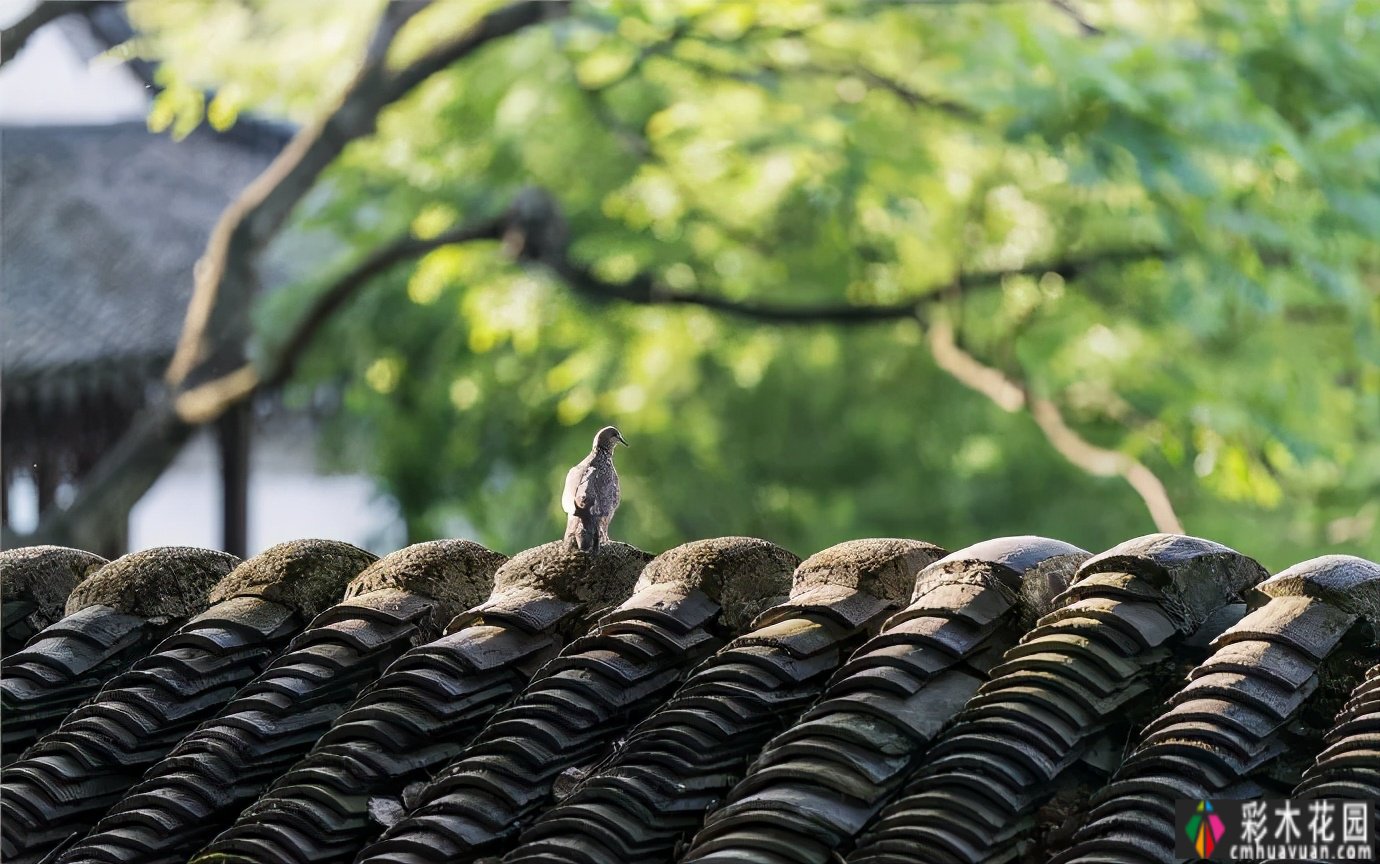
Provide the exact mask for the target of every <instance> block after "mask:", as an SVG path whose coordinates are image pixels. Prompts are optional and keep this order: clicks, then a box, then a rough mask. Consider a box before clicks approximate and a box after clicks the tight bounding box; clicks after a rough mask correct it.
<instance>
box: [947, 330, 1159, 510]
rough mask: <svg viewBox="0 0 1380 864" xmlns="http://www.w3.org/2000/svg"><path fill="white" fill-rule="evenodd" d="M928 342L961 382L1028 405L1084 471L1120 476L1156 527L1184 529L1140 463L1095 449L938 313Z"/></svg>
mask: <svg viewBox="0 0 1380 864" xmlns="http://www.w3.org/2000/svg"><path fill="white" fill-rule="evenodd" d="M929 343H930V353H931V354H932V355H933V356H934V361H935V363H937V364H938V365H939V368H941V369H943V370H944V371H945V372H948V373H949V374H950V375H952V376H953V377H954V378H955V379H957V380H958V382H959V383H960V384H963V385H964V386H965V387H967V388H969V389H970V390H974V391H976V392H978V393H981V394H982V395H983V396H986V397H987V398H988V399H990V400H992V401H993V402H994V403H996V405H997V407H999V408H1001V409H1002V410H1003V411H1010V412H1015V411H1019V410H1021V409H1022V408H1028V409H1029V410H1030V415H1031V417H1033V418H1034V420H1035V425H1037V426H1039V427H1040V431H1041V432H1043V433H1044V435H1045V438H1046V440H1048V441H1049V443H1050V445H1051V446H1052V447H1053V448H1054V449H1055V450H1056V451H1058V453H1059V455H1061V456H1063V457H1064V458H1065V459H1067V460H1068V461H1069V462H1071V463H1073V464H1074V465H1075V466H1077V467H1078V468H1080V469H1082V470H1083V471H1086V472H1087V473H1089V474H1092V475H1095V476H1098V477H1121V478H1122V479H1123V480H1125V481H1126V482H1127V483H1128V484H1129V485H1130V486H1131V488H1132V489H1133V490H1135V493H1136V494H1137V495H1139V496H1140V500H1141V501H1142V502H1143V503H1144V504H1145V508H1146V509H1147V510H1149V511H1150V518H1151V520H1153V521H1154V523H1155V527H1156V528H1157V529H1159V530H1160V531H1167V532H1171V533H1174V534H1182V533H1183V530H1184V528H1183V523H1182V522H1180V521H1179V517H1178V514H1176V513H1175V512H1174V505H1173V503H1172V502H1171V501H1170V500H1169V493H1168V492H1167V491H1165V488H1164V483H1162V482H1161V481H1160V479H1159V478H1158V477H1156V476H1155V473H1154V472H1153V471H1151V470H1150V469H1149V468H1147V467H1146V466H1145V464H1144V463H1142V462H1140V461H1138V460H1136V459H1135V458H1133V457H1131V456H1128V455H1127V454H1125V453H1122V452H1120V451H1117V450H1108V449H1107V448H1105V447H1098V446H1097V445H1095V444H1092V443H1091V442H1089V441H1088V440H1087V439H1085V438H1083V437H1082V436H1080V435H1079V434H1078V433H1077V432H1075V431H1074V430H1073V429H1072V428H1071V427H1070V426H1069V425H1068V423H1067V422H1066V421H1065V420H1064V416H1063V414H1062V413H1060V411H1059V406H1057V405H1055V404H1054V402H1053V401H1052V400H1050V399H1045V398H1042V397H1038V396H1032V395H1031V394H1030V392H1029V391H1028V390H1027V389H1026V387H1025V386H1024V385H1022V384H1020V383H1017V382H1015V381H1012V380H1011V379H1010V378H1008V377H1007V376H1006V375H1005V374H1003V373H1002V372H1001V371H1000V370H998V369H994V368H992V367H990V366H987V365H986V364H984V363H983V362H982V361H980V360H978V359H977V358H976V357H974V356H973V355H971V354H969V353H968V352H966V351H964V350H963V349H962V348H960V347H959V345H958V343H957V341H956V340H955V338H954V330H953V325H951V324H950V323H949V322H948V320H947V319H945V318H944V317H943V316H937V317H936V318H935V320H934V321H933V322H931V323H930V326H929Z"/></svg>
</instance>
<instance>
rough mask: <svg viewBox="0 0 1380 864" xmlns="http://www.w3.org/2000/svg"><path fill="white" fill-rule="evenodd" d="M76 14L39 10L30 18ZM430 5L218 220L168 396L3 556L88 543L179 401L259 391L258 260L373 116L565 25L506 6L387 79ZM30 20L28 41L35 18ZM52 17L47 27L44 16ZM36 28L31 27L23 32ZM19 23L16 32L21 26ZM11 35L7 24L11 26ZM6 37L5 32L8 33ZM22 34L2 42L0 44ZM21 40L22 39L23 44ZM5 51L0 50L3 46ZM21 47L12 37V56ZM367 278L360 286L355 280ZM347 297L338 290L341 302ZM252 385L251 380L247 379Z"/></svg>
mask: <svg viewBox="0 0 1380 864" xmlns="http://www.w3.org/2000/svg"><path fill="white" fill-rule="evenodd" d="M75 5H77V4H53V3H44V4H42V6H41V7H40V9H42V7H47V6H53V7H62V8H61V11H62V12H67V11H75V10H71V9H68V8H65V7H67V6H75ZM427 5H429V0H408V2H397V3H391V4H389V6H388V8H387V10H386V11H385V13H384V15H383V16H382V18H381V19H380V22H379V24H378V26H377V28H376V29H375V33H374V34H373V37H372V38H371V40H370V42H369V45H368V48H367V50H366V52H365V56H364V59H363V62H362V64H361V67H360V70H359V72H358V73H357V75H356V77H355V80H354V82H353V83H352V84H351V85H350V87H348V88H347V89H346V91H345V93H344V94H343V95H342V97H341V98H340V100H339V102H338V103H337V105H336V107H335V108H334V109H333V110H332V111H331V112H330V113H329V114H328V115H327V116H325V117H324V118H323V119H322V120H321V121H319V122H318V123H316V124H315V125H313V126H310V127H307V128H305V129H303V130H302V131H301V132H299V133H298V134H297V135H296V136H295V137H294V138H293V140H292V141H291V142H290V143H289V144H288V146H287V147H286V148H284V150H283V152H282V153H281V154H279V156H278V158H277V159H275V160H274V162H273V163H272V164H271V165H269V167H268V168H267V169H266V170H265V171H264V173H263V174H262V175H260V176H259V177H258V178H257V179H256V180H255V181H254V182H253V183H251V184H250V185H249V186H248V187H247V188H246V189H245V190H244V192H243V193H242V194H241V195H240V196H239V198H238V199H236V201H234V202H233V203H232V204H231V205H230V206H229V207H228V208H226V210H225V211H224V212H223V213H222V214H221V218H220V220H219V221H218V222H217V224H216V226H215V228H214V229H213V231H212V235H211V238H210V240H209V241H208V243H207V249H206V253H205V254H204V255H203V257H202V259H201V261H199V262H198V264H197V268H196V277H195V278H196V285H195V288H194V291H193V296H192V301H191V303H190V304H189V306H188V312H187V320H186V323H185V325H184V328H183V333H182V338H181V340H180V341H179V344H178V346H177V350H176V352H175V354H174V357H173V360H172V362H171V363H170V364H169V368H168V373H167V376H166V378H167V382H168V391H169V392H168V393H167V394H166V395H165V396H164V397H163V398H161V399H159V400H158V401H156V402H155V403H154V404H153V405H151V406H150V407H149V408H147V409H145V412H144V413H143V414H142V415H141V416H140V417H139V418H137V419H136V422H135V423H134V425H132V426H131V427H130V429H129V430H128V431H127V432H126V433H125V434H124V436H122V438H121V439H120V441H119V442H117V443H116V445H115V446H114V447H113V448H112V449H111V450H110V451H109V452H107V453H106V454H105V455H104V456H103V457H102V459H101V461H100V462H99V463H98V464H97V465H96V467H95V468H94V469H93V471H92V472H91V474H90V475H88V479H87V480H86V481H85V482H83V483H82V486H81V488H80V489H79V490H78V492H77V496H76V498H75V500H74V501H73V503H72V504H71V505H70V506H69V507H68V508H67V509H66V510H59V509H56V508H54V509H53V510H52V511H51V512H49V513H46V514H44V515H43V517H42V519H41V521H40V524H39V526H38V529H37V530H36V531H35V532H33V533H32V534H30V535H27V536H24V537H17V536H14V535H12V534H11V533H9V532H6V534H5V536H4V538H3V539H4V543H5V545H7V546H8V545H13V544H16V543H54V542H57V543H68V544H73V545H82V544H83V543H84V542H85V541H84V540H83V538H88V537H96V536H99V535H100V534H101V532H102V530H104V527H105V526H107V525H109V524H110V522H111V520H112V519H114V518H117V517H123V516H125V515H127V514H128V512H129V508H130V507H132V506H133V505H134V503H135V502H137V501H138V500H139V499H140V498H141V497H142V496H143V495H144V493H145V492H147V491H148V489H149V488H150V487H151V486H152V485H153V483H154V481H156V480H157V479H158V477H159V476H160V475H161V474H162V473H163V471H165V470H166V469H167V466H168V465H169V464H171V462H172V460H173V459H174V458H175V457H176V455H177V453H178V451H179V450H180V448H181V445H182V444H183V443H184V442H185V441H186V440H187V438H188V437H189V436H190V435H191V433H192V431H193V429H194V427H195V425H196V424H195V423H194V422H193V421H192V420H191V419H189V418H188V417H184V416H179V411H180V407H181V406H180V405H179V400H178V397H179V395H181V391H183V390H185V389H187V388H188V387H189V386H195V385H196V384H197V383H198V382H202V381H207V380H210V379H215V381H216V383H217V386H218V387H219V388H220V398H218V399H217V400H216V402H217V403H218V404H219V405H220V406H221V407H220V410H219V411H217V412H215V414H214V415H211V414H206V413H204V412H203V413H201V414H199V415H197V416H196V420H198V421H202V420H207V419H212V417H213V416H218V415H219V413H221V412H223V411H224V410H225V409H226V408H229V407H230V406H232V405H234V404H236V403H237V402H240V401H243V400H244V399H247V398H249V397H250V396H251V395H253V393H254V392H255V391H256V390H257V389H258V386H259V383H258V381H257V380H256V379H257V376H256V375H255V374H254V372H253V370H252V369H251V370H248V372H246V370H245V369H244V368H243V362H244V361H243V358H244V351H245V344H246V341H247V339H248V336H249V317H248V312H249V307H250V301H251V299H252V298H253V296H254V294H255V293H256V288H257V285H258V278H257V260H258V258H259V255H260V253H261V252H262V251H263V248H264V247H265V246H266V245H267V244H268V242H269V241H270V240H271V239H272V237H273V236H274V235H275V234H276V233H277V232H278V231H279V229H281V227H282V225H283V224H284V222H285V221H286V220H287V218H288V216H289V215H290V214H291V212H292V210H293V209H294V208H295V207H296V206H297V204H298V203H299V202H300V201H301V200H302V198H303V197H304V196H305V195H306V194H307V192H308V191H309V190H310V189H311V188H312V187H313V186H314V185H315V183H316V180H317V179H318V178H319V176H320V175H321V172H322V171H324V170H325V168H326V167H327V166H328V165H330V164H331V163H332V162H333V161H335V159H336V158H337V157H338V156H339V155H340V153H341V151H342V150H344V148H345V146H346V145H347V144H349V143H350V142H351V141H353V140H355V139H357V138H360V137H362V136H364V135H368V134H370V133H372V132H373V130H374V128H375V123H376V121H377V118H378V115H379V113H380V112H381V111H382V110H383V109H385V108H386V107H388V105H390V104H392V103H393V102H395V101H397V100H398V99H400V98H402V97H403V96H405V95H406V94H407V93H408V92H410V91H411V90H412V89H413V88H415V87H416V86H418V85H419V84H421V83H422V82H423V81H425V80H426V79H427V78H429V77H430V76H431V75H433V74H435V73H436V72H439V71H440V70H442V69H444V68H445V67H446V66H448V65H450V64H452V63H454V62H457V61H459V60H461V59H464V58H465V57H467V56H469V55H470V54H472V53H473V52H474V51H476V50H478V49H479V48H480V47H482V46H483V45H485V44H488V43H489V42H491V41H493V40H495V39H499V38H501V37H503V36H507V35H510V34H512V33H515V32H517V31H518V30H520V29H522V28H524V27H527V26H530V25H532V24H536V23H539V22H540V21H543V20H546V19H548V18H550V17H553V16H557V15H562V14H565V13H566V11H567V10H568V5H569V3H568V0H550V2H542V0H516V2H513V3H511V4H509V5H508V6H505V7H502V8H500V9H497V10H495V11H494V12H491V13H489V14H488V15H486V16H485V17H484V18H482V19H481V20H480V21H478V22H477V23H475V24H474V25H473V26H471V27H470V28H469V29H467V30H466V31H464V32H463V33H461V34H459V35H458V36H456V37H454V38H452V39H449V40H447V41H445V42H442V43H441V44H440V45H438V46H436V47H435V48H433V49H431V50H430V51H429V52H427V53H426V54H424V55H423V56H421V57H420V58H418V59H416V60H415V61H413V62H412V63H410V64H408V65H407V66H405V67H403V68H402V69H399V70H396V71H390V70H389V69H388V68H387V66H386V62H385V60H386V57H387V54H388V50H389V48H390V47H391V45H392V43H393V39H394V37H395V36H396V35H397V33H398V31H399V30H400V29H401V28H402V26H403V24H405V23H406V22H407V21H408V20H409V19H410V18H411V17H412V15H414V14H416V13H417V12H418V11H420V10H421V9H423V8H425V7H426V6H427ZM53 11H56V8H55V9H49V10H46V11H45V12H39V11H38V10H35V13H31V15H30V19H32V20H31V21H30V24H28V25H26V26H28V27H29V32H32V30H33V29H36V28H37V26H38V24H39V23H41V22H40V21H38V18H36V17H35V15H42V14H47V13H48V12H53ZM54 17H55V16H54ZM34 22H38V23H34ZM21 23H23V22H21ZM16 27H18V25H16ZM11 31H14V33H13V34H12V32H11ZM22 33H23V31H22V30H16V29H15V28H11V30H7V31H5V34H4V35H5V37H6V38H7V40H8V39H9V37H10V36H11V35H16V36H18V35H20V34H22ZM24 38H27V36H25V37H24ZM8 44H9V43H8V41H7V45H8ZM20 44H22V39H19V38H16V40H15V42H14V45H15V49H16V50H17V47H18V45H20ZM365 278H367V277H365ZM346 293H347V294H348V293H349V292H348V291H347V292H346ZM251 379H254V380H251Z"/></svg>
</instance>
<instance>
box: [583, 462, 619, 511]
mask: <svg viewBox="0 0 1380 864" xmlns="http://www.w3.org/2000/svg"><path fill="white" fill-rule="evenodd" d="M581 489H582V490H585V495H586V497H585V505H584V506H585V512H587V513H589V514H590V515H591V516H609V517H611V516H613V511H615V510H617V509H618V472H617V471H615V470H613V466H612V465H610V466H608V469H607V470H603V471H591V472H589V476H588V479H587V480H586V481H585V483H584V484H582V486H581Z"/></svg>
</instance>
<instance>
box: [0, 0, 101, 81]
mask: <svg viewBox="0 0 1380 864" xmlns="http://www.w3.org/2000/svg"><path fill="white" fill-rule="evenodd" d="M95 5H97V4H96V2H95V0H42V2H40V3H39V4H38V5H36V6H34V8H33V9H32V10H31V11H30V12H29V14H28V15H25V16H24V17H23V18H20V19H19V20H18V21H16V22H14V23H13V24H11V25H10V26H8V27H6V28H5V29H4V30H0V66H3V65H5V64H6V63H8V62H10V61H11V60H13V59H14V57H15V55H16V54H18V53H19V52H20V50H21V49H22V48H23V47H24V45H25V43H27V42H28V41H29V37H30V36H32V35H34V33H35V32H37V31H38V29H39V28H40V27H42V26H43V25H44V24H47V23H49V22H51V21H56V20H57V19H59V18H61V17H62V16H63V15H72V14H76V13H81V12H85V11H86V10H88V9H90V8H92V7H93V6H95Z"/></svg>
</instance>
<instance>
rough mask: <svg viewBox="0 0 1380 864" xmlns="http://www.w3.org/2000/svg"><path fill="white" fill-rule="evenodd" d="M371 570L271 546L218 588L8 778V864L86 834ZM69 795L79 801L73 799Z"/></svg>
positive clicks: (306, 545) (311, 549)
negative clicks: (146, 773)
mask: <svg viewBox="0 0 1380 864" xmlns="http://www.w3.org/2000/svg"><path fill="white" fill-rule="evenodd" d="M373 560H374V556H372V555H370V554H369V553H367V552H364V551H362V550H360V549H356V548H355V547H353V546H350V545H348V544H345V543H336V542H334V541H329V540H304V541H296V542H292V543H283V544H281V545H279V546H274V547H273V548H272V549H269V550H268V551H266V552H264V553H263V554H261V555H257V556H255V557H254V558H251V559H249V560H248V561H246V562H244V563H243V564H241V565H240V566H239V567H237V568H236V569H235V570H234V571H233V572H231V573H230V575H228V576H226V577H225V578H224V579H222V580H221V581H220V582H219V583H218V584H217V585H216V587H215V588H214V589H212V591H211V594H210V599H211V601H212V602H213V603H214V605H213V606H211V608H209V609H207V610H206V611H205V612H203V613H201V614H200V615H198V616H197V617H195V618H193V619H192V620H191V621H189V622H187V623H186V624H185V625H183V626H182V628H181V629H179V630H178V631H177V632H176V633H174V634H173V635H172V636H170V637H168V638H167V639H165V640H164V641H163V642H162V643H161V644H159V645H158V647H157V648H156V649H155V650H154V652H153V653H152V654H149V655H148V656H147V657H144V658H143V659H142V660H139V661H138V662H136V663H135V664H134V665H133V666H132V667H131V668H130V669H129V670H128V671H126V672H122V673H120V674H118V675H116V676H115V677H114V678H112V679H111V680H110V681H109V682H108V683H107V684H106V685H105V686H104V687H102V688H101V690H100V692H99V693H97V694H96V697H95V698H94V699H93V700H92V701H90V702H88V703H87V704H85V705H83V706H81V707H80V708H77V709H76V710H75V711H73V712H72V713H71V714H69V715H67V719H65V720H64V721H63V722H62V725H61V726H59V727H58V728H57V730H56V731H54V732H51V733H49V734H48V735H46V736H44V737H43V738H42V739H40V740H39V742H38V743H37V744H35V745H34V746H32V747H30V748H29V751H28V752H27V753H26V754H25V756H24V758H23V759H21V760H20V761H19V762H17V763H15V764H13V765H11V766H10V767H9V768H7V769H6V770H5V773H4V783H3V786H0V814H2V815H3V820H0V833H3V838H4V850H3V851H4V857H5V860H6V861H8V862H14V864H21V862H28V861H37V860H40V859H41V858H42V857H43V856H44V855H45V854H47V852H48V851H49V850H50V849H51V848H53V847H54V846H55V845H58V844H60V843H62V841H63V840H64V839H66V838H69V837H72V836H73V835H80V834H83V833H85V832H86V830H87V829H88V828H90V827H91V825H92V824H94V823H95V821H96V819H97V818H98V817H100V815H101V814H102V813H103V812H105V810H106V808H107V807H109V806H110V805H111V804H113V803H114V802H115V801H116V800H118V799H119V797H120V796H121V795H122V794H124V792H125V790H127V789H128V788H129V787H130V786H132V785H133V784H134V783H135V782H136V781H138V779H139V777H140V776H141V775H143V773H144V771H145V770H146V769H147V768H148V767H149V766H150V765H152V764H153V763H155V762H157V761H158V760H159V759H161V758H163V756H165V755H167V753H168V751H169V750H171V749H172V748H173V747H174V746H176V744H177V743H178V741H180V740H182V737H183V736H184V735H186V734H187V733H188V732H190V731H191V730H192V729H193V728H195V727H196V725H197V724H198V723H200V722H201V721H203V720H205V719H207V718H208V717H210V716H212V715H213V714H215V712H216V711H217V710H218V709H219V708H220V707H221V706H223V705H224V704H225V703H226V702H228V701H229V700H230V697H232V696H234V695H235V691H236V690H238V689H239V688H240V686H241V685H243V684H245V683H246V682H248V681H249V680H251V679H252V678H254V676H256V675H258V674H259V673H260V672H262V671H263V670H264V667H265V666H267V665H268V663H269V661H270V660H272V659H273V658H274V657H275V656H276V655H277V654H278V653H279V652H280V651H282V650H283V649H284V648H285V647H286V646H287V643H288V640H289V639H290V638H292V636H294V635H295V634H296V633H297V632H298V631H300V630H301V629H302V628H303V627H304V626H306V624H307V622H308V621H310V620H311V619H312V617H313V616H314V615H315V614H316V613H318V612H320V611H321V610H322V609H324V608H326V607H327V606H329V605H330V604H331V603H333V602H335V601H336V600H337V599H339V598H340V595H341V593H342V592H343V591H344V590H345V585H346V583H347V582H349V581H350V579H351V578H353V577H354V576H356V575H358V574H359V571H361V570H363V569H364V568H365V567H366V566H368V564H369V563H370V562H371V561H373ZM268 597H275V598H277V600H276V601H275V600H270V599H267V598H268ZM278 601H281V602H278ZM73 789H79V790H81V794H79V795H73V794H70V790H73Z"/></svg>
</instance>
